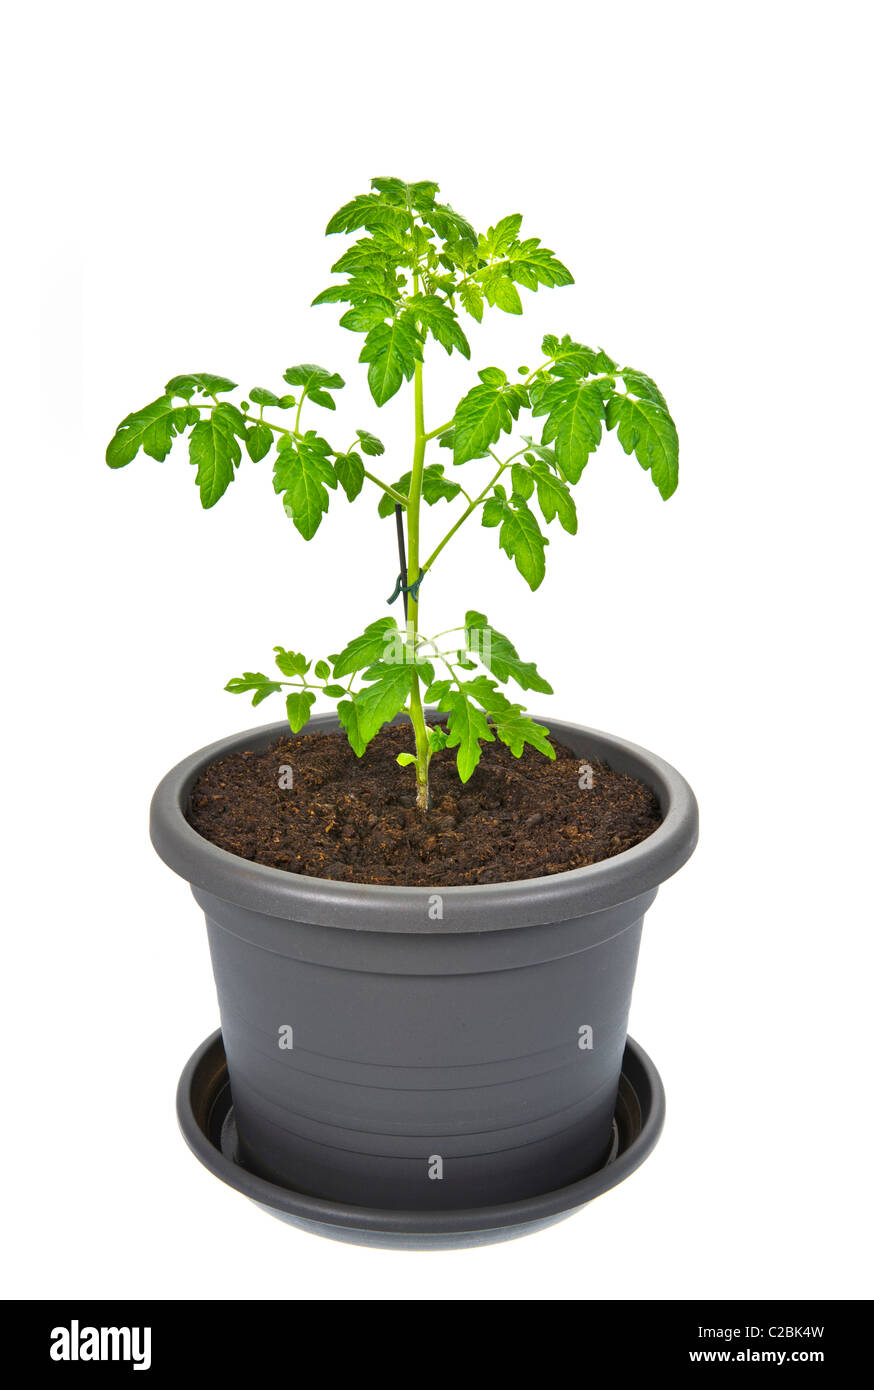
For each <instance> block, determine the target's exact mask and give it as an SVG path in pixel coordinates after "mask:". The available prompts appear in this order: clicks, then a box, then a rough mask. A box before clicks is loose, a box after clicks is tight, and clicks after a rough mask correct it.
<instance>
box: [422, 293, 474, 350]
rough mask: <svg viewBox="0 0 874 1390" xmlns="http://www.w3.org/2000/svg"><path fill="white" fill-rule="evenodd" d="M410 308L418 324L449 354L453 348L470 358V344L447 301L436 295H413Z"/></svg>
mask: <svg viewBox="0 0 874 1390" xmlns="http://www.w3.org/2000/svg"><path fill="white" fill-rule="evenodd" d="M408 307H409V312H410V313H411V314H412V315H413V317H414V318H415V320H416V322H417V323H419V324H421V326H422V327H423V328H425V329H430V331H431V333H432V334H433V336H434V338H435V339H436V340H437V342H438V343H440V344H441V346H442V347H445V349H446V351H447V352H448V353H451V352H452V349H453V348H458V351H459V352H460V353H461V354H462V356H464V357H470V343H469V342H468V341H467V338H466V337H465V336H464V333H463V332H462V328H461V325H460V323H459V322H458V319H457V318H456V316H455V314H454V313H453V311H452V309H450V307H449V305H448V304H447V303H446V300H445V299H440V298H439V297H438V296H437V295H435V294H425V295H423V294H419V295H412V296H411V297H410V299H409V301H408Z"/></svg>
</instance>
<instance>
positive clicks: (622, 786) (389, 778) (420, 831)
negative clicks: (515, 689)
mask: <svg viewBox="0 0 874 1390" xmlns="http://www.w3.org/2000/svg"><path fill="white" fill-rule="evenodd" d="M410 746H411V737H410V731H409V729H408V728H385V729H383V730H382V732H381V733H380V734H378V735H377V737H376V738H375V739H374V740H373V742H372V743H371V745H370V747H369V748H368V750H367V752H366V753H365V755H364V757H363V758H361V759H358V758H356V757H355V754H354V753H353V752H352V750H351V748H350V747H349V745H348V743H347V742H346V738H345V735H340V734H301V735H298V736H297V737H296V738H293V739H292V738H281V739H279V740H278V741H277V742H276V743H274V744H273V745H272V746H271V747H270V748H268V749H267V750H266V751H264V752H260V753H255V752H245V751H244V752H241V753H234V754H232V755H231V756H230V757H227V758H222V759H221V760H220V761H218V762H215V763H212V764H211V765H210V766H209V767H208V768H207V769H206V771H205V772H204V773H203V774H202V775H201V776H200V777H199V778H198V780H197V782H196V783H195V785H194V788H193V790H192V793H191V804H190V809H189V814H188V819H189V821H190V823H191V824H192V825H193V826H194V828H195V830H197V831H199V833H200V834H201V835H203V836H205V838H206V839H207V840H211V841H212V843H213V844H215V845H219V846H220V847H221V848H222V849H226V850H228V851H229V852H230V853H231V854H238V855H241V856H242V857H243V858H244V859H253V860H255V862H256V863H258V864H269V865H271V866H272V867H273V868H276V869H287V870H291V871H292V872H294V873H300V874H309V875H310V876H311V877H313V878H332V879H342V880H345V881H346V882H354V883H387V884H405V885H409V886H421V887H427V886H429V885H433V886H435V887H449V886H450V885H452V884H461V883H504V882H509V881H511V880H514V879H522V878H539V877H541V876H542V875H545V874H557V873H561V872H562V871H563V870H565V869H576V868H580V867H581V866H582V865H584V864H594V863H596V862H597V861H598V860H599V859H609V858H611V857H612V856H613V855H614V854H620V853H621V852H622V850H625V849H630V848H631V846H632V845H636V844H637V843H638V842H639V841H640V840H643V839H645V838H646V837H647V835H651V834H652V832H653V831H654V830H655V829H656V828H657V826H658V825H659V824H660V822H661V814H660V812H659V807H658V802H657V801H656V799H655V797H654V796H653V794H652V792H651V791H650V790H649V789H648V788H647V787H645V786H644V785H643V784H642V783H641V782H637V781H635V780H634V778H632V777H626V776H624V775H623V774H622V773H618V772H613V771H611V769H610V768H609V767H607V766H606V765H605V764H604V763H600V762H598V761H597V759H595V758H585V759H583V758H580V757H578V756H577V755H576V754H575V753H572V752H571V750H570V749H569V748H566V747H565V746H564V745H563V744H561V743H557V742H555V741H554V747H555V753H556V757H555V762H551V761H549V759H547V758H544V757H543V755H542V754H540V753H537V752H535V751H534V750H533V749H530V748H526V750H525V752H524V754H523V755H522V757H521V758H514V757H513V756H512V754H511V753H510V751H509V749H508V748H505V747H504V745H503V744H500V743H497V742H496V743H493V744H486V745H484V747H483V756H482V761H481V762H480V765H479V767H478V768H477V770H476V772H475V773H474V774H473V777H472V778H471V779H470V781H469V782H467V783H462V782H460V781H459V779H458V774H457V772H456V769H455V755H454V753H453V752H451V751H450V750H448V749H447V750H445V751H443V752H441V753H436V754H435V755H434V757H433V759H432V761H431V796H432V802H433V807H432V809H431V810H430V811H428V812H426V813H425V814H422V813H421V812H419V811H418V810H417V809H416V805H415V795H414V773H413V769H412V768H400V767H398V765H397V763H396V762H395V759H396V757H397V755H398V753H401V752H404V751H406V750H408V749H409V748H410ZM583 762H585V763H587V764H588V765H589V766H591V768H592V786H591V788H589V789H585V790H584V789H581V787H580V785H579V780H580V764H581V763H583ZM283 765H284V766H286V767H290V768H291V769H292V786H291V788H287V787H286V788H283V787H281V786H280V785H279V783H280V775H281V773H280V769H281V767H282V766H283ZM286 781H287V775H286Z"/></svg>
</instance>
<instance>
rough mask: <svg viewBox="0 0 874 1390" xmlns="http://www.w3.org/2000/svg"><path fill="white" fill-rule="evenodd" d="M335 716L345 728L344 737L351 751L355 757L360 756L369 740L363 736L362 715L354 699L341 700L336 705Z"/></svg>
mask: <svg viewBox="0 0 874 1390" xmlns="http://www.w3.org/2000/svg"><path fill="white" fill-rule="evenodd" d="M337 716H338V718H339V720H340V723H341V724H342V725H343V728H344V729H345V730H346V737H347V738H348V740H349V745H350V747H351V748H352V751H353V752H354V753H355V755H356V757H358V758H360V757H361V755H362V753H363V752H364V750H365V748H366V747H367V745H368V743H369V742H370V740H369V739H367V738H365V737H364V733H363V729H362V715H361V711H360V710H359V708H358V706H357V705H356V703H355V700H354V699H348V700H341V701H340V703H339V705H338V706H337ZM371 737H372V735H371Z"/></svg>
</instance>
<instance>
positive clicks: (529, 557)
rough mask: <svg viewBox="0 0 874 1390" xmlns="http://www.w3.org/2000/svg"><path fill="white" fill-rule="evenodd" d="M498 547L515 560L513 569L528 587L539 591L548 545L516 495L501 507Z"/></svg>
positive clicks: (526, 508)
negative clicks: (502, 508)
mask: <svg viewBox="0 0 874 1390" xmlns="http://www.w3.org/2000/svg"><path fill="white" fill-rule="evenodd" d="M498 544H499V545H500V547H501V549H502V550H504V551H506V553H507V554H508V555H509V556H510V558H511V560H515V561H516V568H517V570H518V571H519V573H520V574H521V575H522V578H523V579H524V580H525V581H526V582H527V584H528V586H529V588H531V589H536V588H538V587H539V585H540V584H541V583H542V581H543V576H544V575H545V573H546V555H545V554H544V550H545V547H546V546H547V545H548V544H549V542H548V540H547V539H546V537H545V536H544V535H543V534H542V532H541V530H540V527H539V526H538V524H537V520H536V518H535V516H534V513H533V512H532V511H531V509H530V507H529V506H528V504H527V502H526V501H525V499H524V498H523V497H520V496H519V494H518V493H516V492H514V493H513V496H512V497H511V498H510V500H509V502H507V503H505V505H504V512H503V516H502V519H501V533H500V536H499V537H498Z"/></svg>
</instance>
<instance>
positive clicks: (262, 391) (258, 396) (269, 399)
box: [249, 386, 279, 405]
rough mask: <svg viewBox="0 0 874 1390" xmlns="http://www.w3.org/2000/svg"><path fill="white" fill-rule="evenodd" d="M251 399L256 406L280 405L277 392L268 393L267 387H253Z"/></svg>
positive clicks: (250, 394) (250, 393)
mask: <svg viewBox="0 0 874 1390" xmlns="http://www.w3.org/2000/svg"><path fill="white" fill-rule="evenodd" d="M249 399H250V400H253V401H254V402H255V404H256V405H279V397H278V396H277V394H276V392H275V391H268V389H267V387H266V386H253V387H252V389H251V391H250V392H249Z"/></svg>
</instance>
